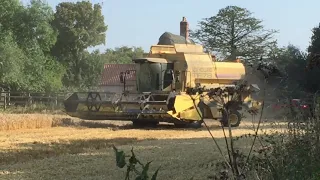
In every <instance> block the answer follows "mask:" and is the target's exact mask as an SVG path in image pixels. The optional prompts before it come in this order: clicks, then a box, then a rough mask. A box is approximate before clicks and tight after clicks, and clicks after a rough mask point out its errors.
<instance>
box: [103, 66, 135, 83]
mask: <svg viewBox="0 0 320 180" xmlns="http://www.w3.org/2000/svg"><path fill="white" fill-rule="evenodd" d="M126 70H135V64H105V65H104V69H103V72H102V77H101V78H102V79H101V83H100V85H101V86H123V84H122V83H121V82H120V72H125V71H126ZM135 81H136V74H135V72H132V71H131V72H130V74H128V75H127V78H126V85H128V86H134V85H135V83H136V82H135Z"/></svg>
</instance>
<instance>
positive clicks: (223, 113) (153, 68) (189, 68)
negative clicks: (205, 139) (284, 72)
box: [64, 44, 261, 127]
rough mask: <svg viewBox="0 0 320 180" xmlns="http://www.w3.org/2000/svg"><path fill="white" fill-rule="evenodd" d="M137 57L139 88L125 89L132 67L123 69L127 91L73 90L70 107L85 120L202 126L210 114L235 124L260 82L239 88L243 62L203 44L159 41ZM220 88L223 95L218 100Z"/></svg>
mask: <svg viewBox="0 0 320 180" xmlns="http://www.w3.org/2000/svg"><path fill="white" fill-rule="evenodd" d="M133 62H134V63H135V66H136V68H135V73H136V88H137V91H136V92H129V91H126V90H125V87H126V75H127V74H129V73H131V71H126V72H119V81H121V82H122V83H123V84H124V91H123V92H120V93H118V94H116V93H106V92H86V93H74V94H73V95H71V96H70V97H69V98H68V99H66V100H65V102H64V106H65V110H66V113H67V114H69V115H70V116H72V117H79V118H81V119H86V120H126V121H132V122H133V123H134V124H137V125H138V124H139V125H142V124H146V123H152V124H158V123H159V122H169V123H174V124H175V125H178V126H185V125H189V124H195V125H196V127H200V126H201V124H202V122H203V119H204V118H208V119H216V120H222V122H223V123H222V124H223V125H224V126H228V125H231V126H233V127H236V126H239V124H240V121H241V115H240V113H239V112H238V111H239V110H241V106H243V105H245V104H247V105H245V107H246V108H252V102H253V101H252V99H251V92H252V91H251V90H252V88H255V87H256V86H247V85H246V86H241V87H242V88H244V89H245V91H241V92H240V91H238V93H234V89H235V88H239V87H240V86H239V85H236V84H235V83H238V84H239V82H242V81H243V80H244V76H245V68H244V65H243V64H242V63H239V62H216V61H215V60H214V59H212V56H211V55H210V54H208V53H204V51H203V47H202V46H200V45H193V44H174V45H154V46H152V47H151V49H150V52H149V54H148V56H147V57H145V58H139V59H133ZM232 89H233V91H232V92H231V91H230V90H232ZM255 89H256V90H257V89H258V87H256V88H255ZM239 92H240V93H239ZM219 93H220V95H219V96H221V95H222V94H221V93H224V95H223V97H222V96H221V97H222V99H220V100H217V99H215V98H216V97H218V96H217V94H219ZM228 93H229V94H228ZM230 93H232V97H231V94H230ZM259 105H261V103H256V106H254V108H255V109H257V108H259V107H258V106H259ZM227 117H228V119H226V118H227ZM229 120H230V123H228V122H229Z"/></svg>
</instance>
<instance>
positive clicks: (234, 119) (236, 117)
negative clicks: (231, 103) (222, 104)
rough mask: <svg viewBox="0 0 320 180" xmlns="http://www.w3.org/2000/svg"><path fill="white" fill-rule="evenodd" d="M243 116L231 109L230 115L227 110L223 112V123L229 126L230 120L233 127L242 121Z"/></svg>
mask: <svg viewBox="0 0 320 180" xmlns="http://www.w3.org/2000/svg"><path fill="white" fill-rule="evenodd" d="M241 119H242V116H241V114H240V113H239V112H238V111H236V110H231V111H229V115H228V116H227V114H226V111H223V112H222V125H223V126H224V127H229V123H228V122H229V121H230V125H231V127H238V126H239V125H240V123H241Z"/></svg>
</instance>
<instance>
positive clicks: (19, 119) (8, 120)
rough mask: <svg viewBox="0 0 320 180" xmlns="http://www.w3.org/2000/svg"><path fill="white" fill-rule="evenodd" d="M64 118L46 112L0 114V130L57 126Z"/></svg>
mask: <svg viewBox="0 0 320 180" xmlns="http://www.w3.org/2000/svg"><path fill="white" fill-rule="evenodd" d="M64 118H65V117H63V116H61V115H60V116H59V115H48V114H0V131H6V130H18V129H35V128H49V127H54V126H59V125H60V123H61V122H62V121H63V119H64Z"/></svg>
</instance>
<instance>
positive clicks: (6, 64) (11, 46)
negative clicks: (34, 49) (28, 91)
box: [0, 32, 27, 89]
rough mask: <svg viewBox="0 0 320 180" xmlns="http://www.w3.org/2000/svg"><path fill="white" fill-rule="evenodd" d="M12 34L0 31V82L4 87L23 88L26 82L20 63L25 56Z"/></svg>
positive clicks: (21, 63)
mask: <svg viewBox="0 0 320 180" xmlns="http://www.w3.org/2000/svg"><path fill="white" fill-rule="evenodd" d="M12 36H13V35H12V33H11V32H2V33H0V82H1V86H2V87H4V88H10V87H11V88H14V89H24V88H26V86H27V83H26V78H25V76H24V73H23V70H24V69H23V66H21V65H23V63H24V61H25V60H26V59H27V57H26V56H25V54H24V52H23V51H22V50H21V49H20V48H19V47H18V45H17V43H16V42H15V41H14V39H13V38H12Z"/></svg>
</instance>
